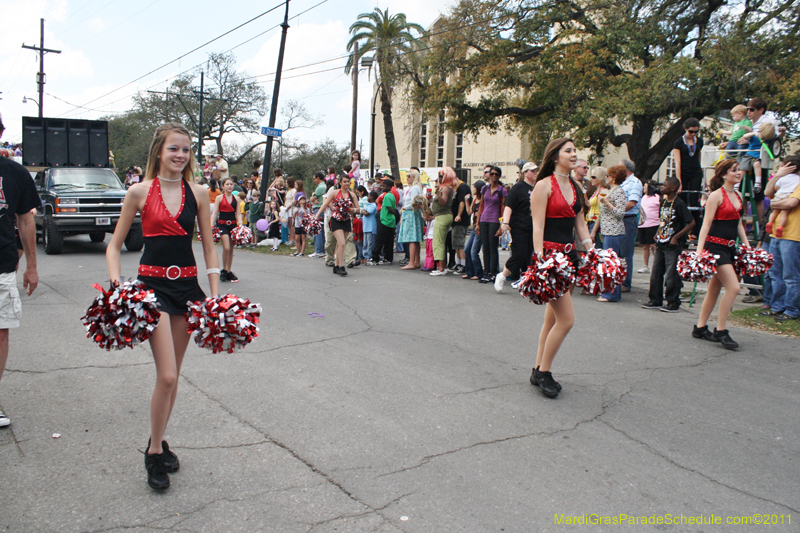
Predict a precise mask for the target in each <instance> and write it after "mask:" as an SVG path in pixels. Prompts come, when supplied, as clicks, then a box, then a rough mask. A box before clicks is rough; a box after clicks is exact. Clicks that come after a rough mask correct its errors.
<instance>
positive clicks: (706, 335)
mask: <svg viewBox="0 0 800 533" xmlns="http://www.w3.org/2000/svg"><path fill="white" fill-rule="evenodd" d="M692 337H694V338H695V339H705V340H707V341H711V342H719V339H717V338H716V337H714V334H713V333H711V332H710V331H708V326H703V327H702V328H698V327H697V326H696V325H695V327H694V329H693V330H692Z"/></svg>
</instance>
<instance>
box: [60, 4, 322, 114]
mask: <svg viewBox="0 0 800 533" xmlns="http://www.w3.org/2000/svg"><path fill="white" fill-rule="evenodd" d="M326 2H328V0H322V1H321V2H318V3H316V4H314V5H313V6H311V7H309V8H308V9H305V10H303V11H301V12H300V13H298V14H296V15H294V16H293V17H290V18H289V20H294V19H296V18H298V17H300V15H304V14H305V13H308V12H309V11H311V10H312V9H315V8H317V7H319V6H321V5H322V4H324V3H326ZM281 5H282V4H278V6H276V7H273V8H272V9H270V10H269V11H267V12H265V13H262V14H261V15H259V16H258V17H256V18H259V17H261V16H263V15H266V14H267V13H269V12H270V11H274V10H275V9H277V8H278V7H280V6H281ZM253 20H255V18H254V19H251V20H250V21H248V22H245V23H244V24H241V25H240V26H237V27H236V28H234V29H233V30H230V31H228V32H226V33H224V34H222V35H220V36H219V37H216V38H214V39H212V40H211V41H208V43H206V44H204V45H201V46H200V47H198V48H196V49H195V50H192V51H191V52H187V53H186V54H184V55H182V56H180V57H178V58H176V59H174V60H172V61H170V62H169V63H167V64H165V65H162V66H161V67H159V68H157V69H155V70H153V71H151V72H149V73H148V74H145V75H144V76H141V77H139V78H137V79H135V80H133V81H131V82H128V83H126V84H125V85H122V86H120V87H117V88H116V89H114V90H113V91H111V92H109V93H106V94H104V95H103V96H100V97H98V98H95V99H94V100H92V101H91V102H87V103H86V104H84V105H88V104H90V103H92V102H94V101H96V100H99V99H100V98H104V97H105V96H108V95H109V94H112V93H114V92H116V91H118V90H120V89H123V88H125V87H127V86H128V85H131V84H133V83H135V82H137V81H139V80H140V79H142V78H144V77H146V76H148V75H149V74H152V73H153V72H156V71H158V70H160V69H162V68H164V67H165V66H167V65H169V64H171V63H174V62H175V61H178V60H179V59H181V58H183V57H185V56H186V55H188V54H191V53H192V52H195V51H197V50H198V49H199V48H202V47H203V46H206V45H207V44H210V43H212V42H214V41H216V40H218V39H219V38H221V37H223V36H225V35H227V34H228V33H231V32H232V31H235V30H236V29H238V28H240V27H242V26H244V25H245V24H249V23H250V22H252V21H253ZM279 27H280V24H276V25H275V26H272V27H270V28H268V29H267V30H265V31H263V32H261V33H259V34H258V35H256V36H254V37H251V38H249V39H247V40H245V41H242V42H241V43H239V44H237V45H236V46H234V47H233V48H229V49H228V50H226V51H225V52H223V54H227V53H228V52H231V51H232V50H235V49H236V48H238V47H240V46H243V45H244V44H247V43H249V42H250V41H253V40H255V39H256V38H258V37H260V36H262V35H264V34H266V33H268V32H270V31H272V30H274V29H277V28H279ZM202 65H203V63H198V64H197V65H194V66H193V67H190V68H188V69H186V70H184V71H182V72H179V73H178V74H175V75H174V76H170V77H169V78H167V79H165V80H162V81H160V82H157V83H154V84H153V85H150V86H149V87H147V88H146V89H145V90H150V89H153V88H154V87H157V86H159V85H161V84H162V83H167V82H168V81H170V80H172V79H175V78H177V77H178V76H180V75H182V74H186V73H187V72H190V71H192V70H194V69H196V68H198V67H200V66H202ZM297 68H301V67H297ZM269 75H272V76H274V75H275V73H274V72H273V73H271V74H269ZM245 79H249V78H245ZM138 93H139V91H137V92H135V93H133V94H129V95H126V96H124V97H122V98H120V99H118V100H114V101H113V102H111V103H109V104H106V105H105V106H103V107H108V106H112V105H114V104H116V103H117V102H121V101H123V100H127V99H128V98H131V97H133V96H136V94H138ZM75 107H76V108H78V107H81V106H75ZM76 111H77V109H71V110H69V111H66V112H64V113H62V114H61V115H59V116H60V117H62V116H66V115H69V114H70V113H74V112H76ZM100 112H104V111H100ZM108 112H109V113H116V112H117V111H108Z"/></svg>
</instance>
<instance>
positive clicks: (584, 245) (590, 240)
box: [581, 239, 592, 248]
mask: <svg viewBox="0 0 800 533" xmlns="http://www.w3.org/2000/svg"><path fill="white" fill-rule="evenodd" d="M587 242H588V243H589V244H590V245H591V244H592V239H583V240H582V241H581V244H582V245H583V247H584V248H586V246H587V245H586V243H587Z"/></svg>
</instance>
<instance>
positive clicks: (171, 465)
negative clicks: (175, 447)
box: [148, 440, 181, 474]
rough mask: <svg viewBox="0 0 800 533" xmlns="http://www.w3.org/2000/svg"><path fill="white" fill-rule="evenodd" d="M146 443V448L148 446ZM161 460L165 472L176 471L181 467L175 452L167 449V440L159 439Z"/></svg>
mask: <svg viewBox="0 0 800 533" xmlns="http://www.w3.org/2000/svg"><path fill="white" fill-rule="evenodd" d="M149 447H150V446H149V444H148V448H149ZM161 462H162V463H164V469H165V470H166V471H167V474H172V473H173V472H177V471H178V470H179V469H180V467H181V462H180V461H178V456H177V455H175V452H173V451H171V450H170V449H169V444H167V441H165V440H162V441H161Z"/></svg>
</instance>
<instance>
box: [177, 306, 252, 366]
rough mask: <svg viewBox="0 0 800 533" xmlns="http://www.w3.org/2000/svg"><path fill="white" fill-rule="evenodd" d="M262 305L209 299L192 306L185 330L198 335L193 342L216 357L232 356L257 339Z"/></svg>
mask: <svg viewBox="0 0 800 533" xmlns="http://www.w3.org/2000/svg"><path fill="white" fill-rule="evenodd" d="M260 316H261V305H259V304H254V303H250V300H246V299H244V298H239V297H238V296H234V295H233V294H223V295H222V296H217V297H216V298H206V299H205V300H203V301H202V302H189V313H188V321H189V326H188V327H187V328H186V329H187V330H188V331H189V333H192V332H193V331H197V334H196V335H195V337H194V341H195V342H196V343H197V345H198V346H200V347H201V348H207V349H211V351H212V352H213V353H220V352H228V353H233V350H234V349H236V348H244V347H245V346H247V345H248V344H250V343H251V342H252V341H253V339H255V338H256V337H258V326H256V324H258V320H259V317H260Z"/></svg>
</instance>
